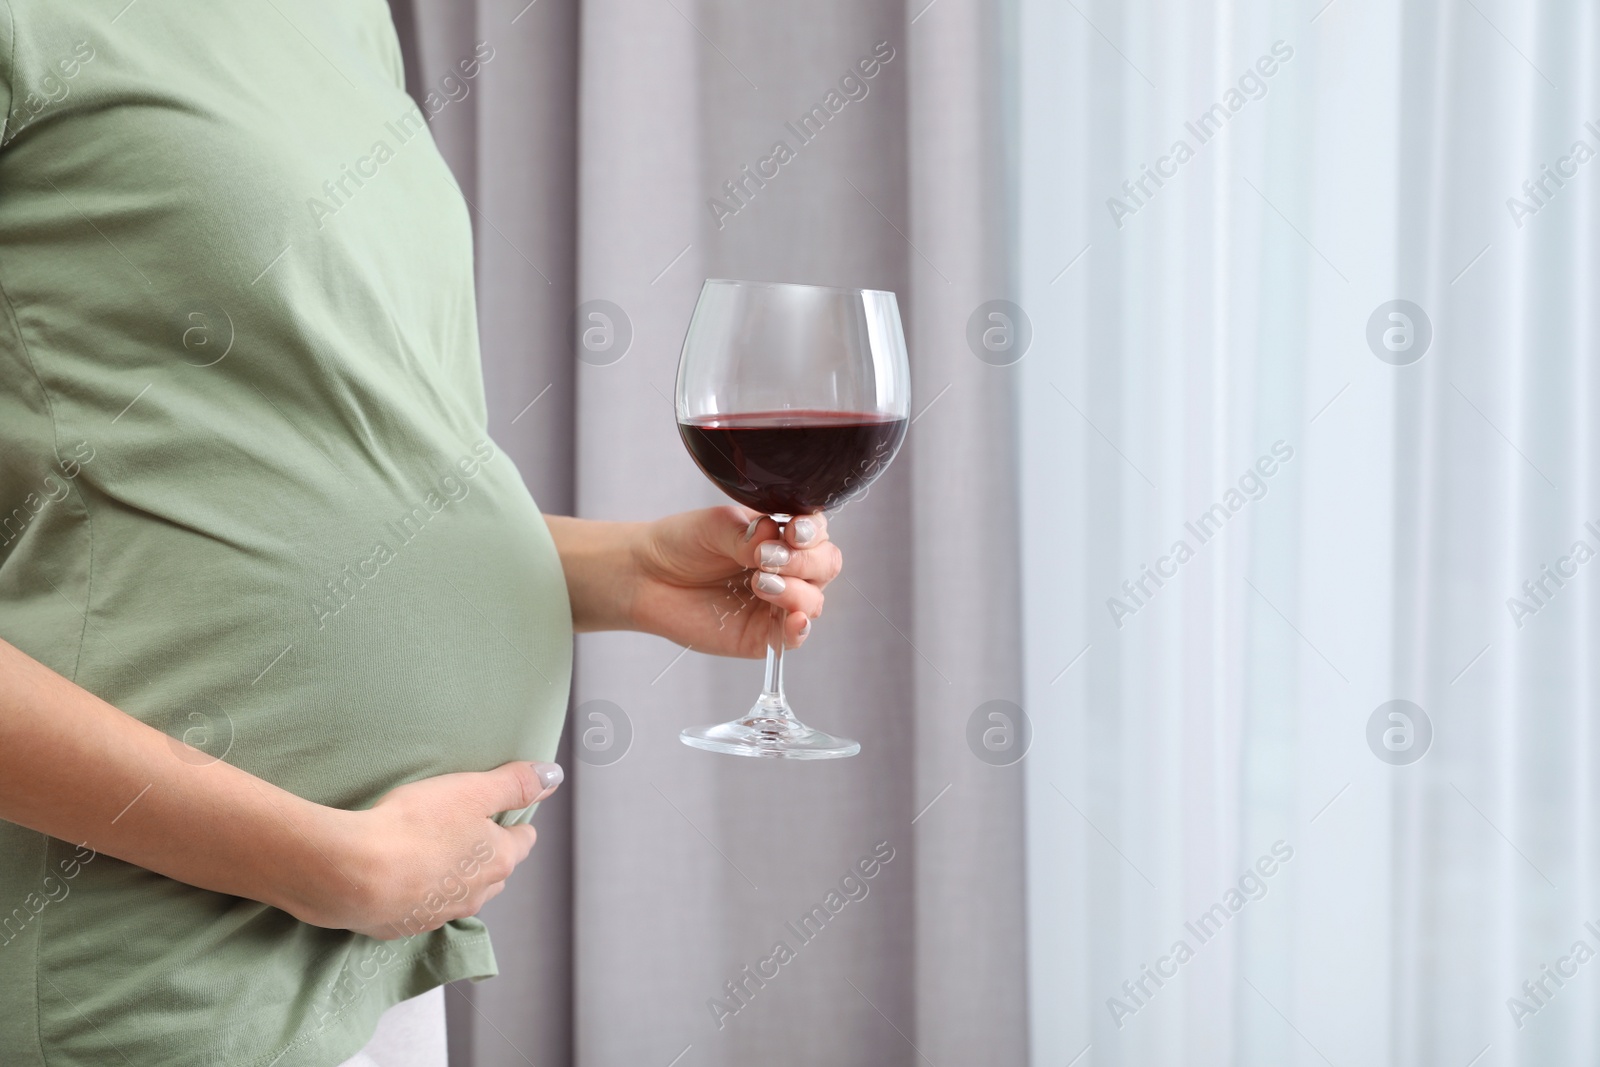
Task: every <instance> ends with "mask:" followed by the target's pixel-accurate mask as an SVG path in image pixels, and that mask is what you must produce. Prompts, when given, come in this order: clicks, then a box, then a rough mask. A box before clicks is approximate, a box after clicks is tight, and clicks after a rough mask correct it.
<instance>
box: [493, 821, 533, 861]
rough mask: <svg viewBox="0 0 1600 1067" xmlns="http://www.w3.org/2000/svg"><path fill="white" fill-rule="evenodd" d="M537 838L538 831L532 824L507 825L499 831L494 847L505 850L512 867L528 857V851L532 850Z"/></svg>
mask: <svg viewBox="0 0 1600 1067" xmlns="http://www.w3.org/2000/svg"><path fill="white" fill-rule="evenodd" d="M538 840H539V831H537V830H535V829H534V828H533V827H532V825H530V824H527V823H524V824H522V825H521V826H511V827H507V828H506V829H505V830H504V831H503V832H502V833H501V835H500V841H499V842H498V843H496V845H495V848H496V849H497V850H503V851H504V852H505V854H506V856H507V857H508V858H509V859H510V860H511V866H512V867H513V868H514V867H516V866H517V865H518V864H520V863H521V862H522V861H523V860H525V859H527V858H528V853H530V852H532V851H533V846H534V843H535V842H537V841H538Z"/></svg>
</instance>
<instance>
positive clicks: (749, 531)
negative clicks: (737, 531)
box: [739, 515, 761, 545]
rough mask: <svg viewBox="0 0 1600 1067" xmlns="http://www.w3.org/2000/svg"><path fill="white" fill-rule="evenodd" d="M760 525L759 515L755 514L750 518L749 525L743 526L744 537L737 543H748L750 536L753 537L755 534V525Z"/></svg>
mask: <svg viewBox="0 0 1600 1067" xmlns="http://www.w3.org/2000/svg"><path fill="white" fill-rule="evenodd" d="M760 525H761V516H760V515H757V516H756V517H755V518H753V519H751V520H750V525H749V526H746V527H745V528H744V539H743V540H741V541H740V542H739V543H740V544H743V545H748V544H749V543H750V538H752V537H754V536H755V535H756V527H757V526H760Z"/></svg>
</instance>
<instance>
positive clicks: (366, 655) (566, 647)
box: [64, 456, 572, 808]
mask: <svg viewBox="0 0 1600 1067" xmlns="http://www.w3.org/2000/svg"><path fill="white" fill-rule="evenodd" d="M430 484H431V485H432V486H433V487H432V488H430V487H429V486H430ZM422 485H423V488H421V489H413V490H409V491H402V492H396V491H395V490H393V489H392V488H390V487H387V486H385V487H382V488H381V491H377V490H361V489H358V490H357V491H356V492H354V493H351V494H348V495H346V496H344V497H343V498H342V499H340V500H339V501H338V504H337V506H336V507H320V506H319V508H318V510H320V512H321V513H320V514H317V515H314V516H312V519H313V520H314V521H306V520H305V518H304V517H303V516H299V515H296V514H295V511H296V508H295V506H292V505H291V506H290V507H288V508H287V514H286V509H285V508H284V505H285V503H286V501H285V499H284V498H282V497H280V498H278V499H277V500H276V504H277V505H278V510H277V512H275V513H274V514H273V515H272V516H271V517H267V516H265V515H263V516H259V517H258V519H259V521H254V522H243V523H237V524H234V525H232V526H229V527H228V529H226V530H220V529H219V530H209V531H208V530H206V529H205V523H206V522H207V521H208V520H206V519H205V518H204V513H203V511H202V513H201V515H200V516H199V517H196V518H194V519H193V520H192V521H188V522H182V523H180V522H173V521H156V520H155V519H154V517H153V516H151V515H149V514H147V513H145V514H141V513H140V512H139V511H138V509H136V508H127V507H121V508H118V507H115V506H111V507H99V508H97V509H96V511H95V513H94V519H95V526H94V541H95V545H96V548H97V558H96V563H95V577H94V587H95V590H96V592H95V595H94V597H93V600H94V603H95V605H96V607H95V612H94V616H95V617H94V619H93V620H92V621H91V625H90V626H88V627H87V631H86V637H85V648H84V656H83V669H82V670H81V671H80V677H79V681H80V684H83V685H85V686H86V687H88V688H90V689H91V690H92V691H94V692H97V693H99V694H100V695H102V696H104V697H106V698H107V699H108V700H111V701H112V702H113V703H115V704H117V705H118V706H120V707H122V708H123V709H124V710H126V711H128V712H130V713H131V714H134V715H136V716H138V717H140V718H141V719H144V720H145V721H147V722H149V723H151V724H152V725H154V726H156V727H157V728H159V729H162V730H163V731H165V732H167V733H168V734H170V735H172V736H174V737H175V738H179V737H181V738H182V739H183V740H184V741H186V742H188V743H189V744H190V745H192V746H193V747H194V748H196V749H198V750H199V751H198V752H191V751H189V750H187V749H184V748H183V747H182V746H177V745H175V746H174V752H175V754H176V755H178V756H179V757H180V758H184V759H186V760H189V761H190V762H205V761H208V760H211V759H216V758H222V759H226V760H227V761H228V762H229V763H232V764H235V765H236V766H239V767H242V768H244V769H245V770H248V771H250V772H251V773H253V774H256V775H258V776H259V777H262V778H264V779H267V780H269V781H272V782H274V783H276V784H278V785H281V786H283V787H284V788H286V789H288V790H290V791H291V792H294V793H296V794H298V795H300V796H304V797H306V798H308V799H311V800H314V801H317V802H319V803H324V804H330V805H334V806H338V807H345V808H356V807H365V806H367V805H370V804H371V803H372V802H373V801H375V800H376V799H377V798H378V797H379V796H381V795H382V794H383V793H384V792H387V791H388V790H389V789H392V788H393V787H394V786H396V785H399V784H401V783H403V782H407V781H413V780H416V779H419V778H424V777H430V776H432V775H435V774H442V773H447V772H451V771H466V770H487V769H489V768H491V767H494V766H498V765H499V764H501V763H504V762H506V761H508V760H513V759H528V760H548V759H551V758H553V757H554V754H555V750H556V744H557V742H558V740H559V737H560V731H561V726H562V723H563V721H564V718H565V712H566V706H567V693H568V686H569V683H570V680H571V666H572V658H571V657H572V627H571V614H570V609H569V606H568V602H567V591H566V584H565V581H564V578H563V576H562V572H561V565H560V560H559V558H558V556H557V555H556V551H555V546H554V544H553V543H552V541H551V539H550V535H549V531H548V528H547V527H546V526H545V523H544V520H543V517H542V516H541V515H540V514H539V512H538V509H537V507H536V506H535V505H534V503H533V500H532V499H531V498H530V497H529V496H528V493H527V491H526V489H525V488H524V487H523V485H522V482H521V479H520V477H519V476H518V475H517V473H516V470H515V468H514V467H513V466H512V465H511V463H510V461H509V460H508V459H506V458H505V457H503V456H496V457H495V458H494V459H493V461H491V462H485V463H483V464H482V465H481V468H480V469H478V470H477V471H476V473H475V475H474V477H473V478H472V479H471V480H470V482H469V481H468V480H466V479H462V478H457V479H455V480H454V481H452V482H449V483H446V485H448V486H449V487H450V488H452V489H454V490H455V491H454V492H449V491H446V489H445V488H444V487H441V486H439V483H438V480H437V479H435V480H433V482H431V483H429V482H428V481H427V480H423V482H422ZM165 499H166V500H167V501H168V502H169V506H170V501H172V500H173V499H174V496H173V494H171V493H170V492H169V493H168V496H167V497H166V498H165ZM180 499H181V498H180ZM300 504H301V508H300V510H307V508H306V506H305V505H306V502H305V501H301V502H300ZM94 506H95V502H94V501H91V507H94ZM219 523H220V520H219ZM102 542H104V543H105V544H106V546H107V547H106V548H105V549H103V550H101V549H100V545H101V544H102ZM64 622H70V620H65V621H64Z"/></svg>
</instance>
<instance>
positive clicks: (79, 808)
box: [0, 641, 360, 911]
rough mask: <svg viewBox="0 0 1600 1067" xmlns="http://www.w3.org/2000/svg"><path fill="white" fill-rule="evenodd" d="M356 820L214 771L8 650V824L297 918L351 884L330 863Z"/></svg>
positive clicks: (3, 711) (0, 749)
mask: <svg viewBox="0 0 1600 1067" xmlns="http://www.w3.org/2000/svg"><path fill="white" fill-rule="evenodd" d="M346 814H347V813H343V812H336V811H333V810H332V809H329V808H324V807H321V806H319V805H317V804H313V803H311V802H310V801H307V800H304V799H302V798H300V797H297V796H294V795H293V794H291V793H287V792H285V791H284V790H282V789H279V788H278V787H276V786H274V785H271V784H270V783H267V782H264V781H262V780H261V779H259V778H256V777H254V776H253V775H251V774H248V773H246V772H245V771H242V770H240V769H239V768H237V767H234V766H231V765H230V764H228V763H225V762H222V761H220V760H216V761H213V760H212V759H211V758H210V757H208V756H206V754H204V753H202V752H200V751H199V750H198V749H194V748H190V747H189V746H187V745H183V744H182V743H181V742H179V741H177V740H176V739H175V738H171V737H168V736H167V735H166V734H163V733H161V732H160V731H159V730H156V729H154V728H153V727H150V726H147V725H145V724H144V723H142V722H140V721H139V720H137V719H135V718H134V717H133V716H131V715H128V714H126V713H124V712H122V711H119V710H118V709H117V708H115V707H113V706H111V705H110V704H108V703H106V702H105V701H103V700H101V699H100V698H99V697H97V696H95V695H94V694H93V693H90V692H88V691H87V690H85V689H82V688H80V687H79V686H77V685H74V684H73V683H71V682H69V681H68V680H67V679H65V678H63V677H61V676H60V675H59V674H56V673H55V672H54V671H52V670H50V669H49V668H47V667H45V666H44V665H43V664H40V663H39V662H37V661H36V660H33V659H31V658H30V657H28V656H26V655H24V654H23V653H22V652H21V651H19V650H18V649H16V648H14V647H12V646H11V645H9V644H7V643H6V642H4V641H0V819H4V820H6V821H7V822H12V823H16V824H18V825H21V826H26V827H28V828H29V829H33V830H38V831H40V832H41V833H45V834H49V835H50V836H52V837H57V838H60V839H62V840H64V841H68V842H71V843H72V844H82V843H87V844H88V846H89V847H90V848H93V849H94V850H95V851H96V852H103V853H105V854H106V855H109V856H115V857H117V858H118V859H122V860H127V861H128V862H129V863H134V864H137V865H139V866H140V867H144V868H147V869H148V870H152V871H156V872H157V873H160V874H164V875H166V876H168V877H170V878H175V879H177V880H178V881H180V882H186V883H188V884H190V885H194V886H199V887H201V888H203V889H211V890H215V891H217V892H220V893H228V894H231V895H234V896H241V897H248V898H250V899H252V900H259V901H262V902H263V903H266V904H271V905H273V906H274V907H280V908H284V909H285V910H289V911H295V910H298V906H300V905H302V904H305V903H307V902H309V900H310V898H313V897H315V896H316V894H317V893H318V892H319V889H318V888H317V887H319V886H323V885H327V884H328V882H329V881H330V880H331V879H335V878H343V877H344V875H343V874H342V873H341V872H339V871H337V870H335V869H333V868H332V867H331V864H330V860H329V859H328V858H326V856H325V855H324V853H325V852H326V851H328V849H329V847H330V846H329V844H328V842H329V840H330V839H331V836H332V834H333V833H334V832H335V831H338V830H342V829H343V827H342V825H341V824H340V823H339V821H338V820H339V817H340V816H343V815H346ZM350 875H351V877H360V875H359V872H350Z"/></svg>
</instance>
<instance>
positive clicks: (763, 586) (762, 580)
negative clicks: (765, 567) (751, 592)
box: [756, 573, 784, 596]
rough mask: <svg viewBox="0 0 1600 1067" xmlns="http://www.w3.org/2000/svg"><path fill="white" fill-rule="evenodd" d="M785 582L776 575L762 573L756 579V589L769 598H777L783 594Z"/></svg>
mask: <svg viewBox="0 0 1600 1067" xmlns="http://www.w3.org/2000/svg"><path fill="white" fill-rule="evenodd" d="M783 586H784V581H783V579H782V578H779V577H778V576H777V575H776V574H766V573H762V574H761V575H760V576H759V577H757V578H756V588H757V589H758V590H760V591H761V592H763V593H765V594H767V595H768V596H777V595H778V594H779V593H781V592H783Z"/></svg>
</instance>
